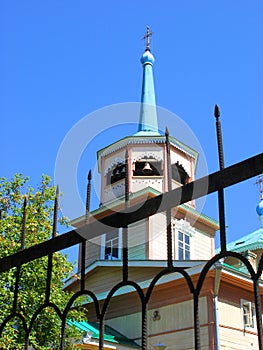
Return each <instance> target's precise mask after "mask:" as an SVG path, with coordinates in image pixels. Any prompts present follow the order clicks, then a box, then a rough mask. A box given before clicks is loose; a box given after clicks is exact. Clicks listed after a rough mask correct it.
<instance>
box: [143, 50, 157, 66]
mask: <svg viewBox="0 0 263 350" xmlns="http://www.w3.org/2000/svg"><path fill="white" fill-rule="evenodd" d="M154 61H155V59H154V57H153V55H152V53H151V51H150V50H146V51H145V52H144V54H143V55H142V57H141V63H142V64H146V63H150V64H153V63H154Z"/></svg>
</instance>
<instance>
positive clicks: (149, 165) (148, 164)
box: [133, 158, 163, 176]
mask: <svg viewBox="0 0 263 350" xmlns="http://www.w3.org/2000/svg"><path fill="white" fill-rule="evenodd" d="M162 175H163V170H162V162H160V161H156V160H155V159H147V158H146V159H144V160H139V161H137V162H136V163H135V169H134V171H133V176H162Z"/></svg>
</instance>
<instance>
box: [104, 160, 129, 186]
mask: <svg viewBox="0 0 263 350" xmlns="http://www.w3.org/2000/svg"><path fill="white" fill-rule="evenodd" d="M125 172H126V171H125V164H118V165H117V166H116V167H115V168H114V169H112V170H110V171H109V172H108V173H107V185H112V184H114V183H115V182H117V181H119V180H122V179H124V178H125Z"/></svg>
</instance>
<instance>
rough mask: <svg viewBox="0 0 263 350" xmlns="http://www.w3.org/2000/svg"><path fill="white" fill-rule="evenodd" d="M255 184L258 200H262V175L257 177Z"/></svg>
mask: <svg viewBox="0 0 263 350" xmlns="http://www.w3.org/2000/svg"><path fill="white" fill-rule="evenodd" d="M256 184H257V185H258V187H259V192H260V199H263V179H262V175H259V176H258V180H257V182H256Z"/></svg>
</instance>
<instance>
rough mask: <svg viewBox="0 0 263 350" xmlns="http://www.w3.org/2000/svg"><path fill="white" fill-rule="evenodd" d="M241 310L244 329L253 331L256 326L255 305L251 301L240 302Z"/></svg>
mask: <svg viewBox="0 0 263 350" xmlns="http://www.w3.org/2000/svg"><path fill="white" fill-rule="evenodd" d="M241 309H242V315H243V325H244V328H245V329H247V328H250V329H254V328H255V326H256V310H255V304H254V303H252V302H251V301H247V300H241Z"/></svg>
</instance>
